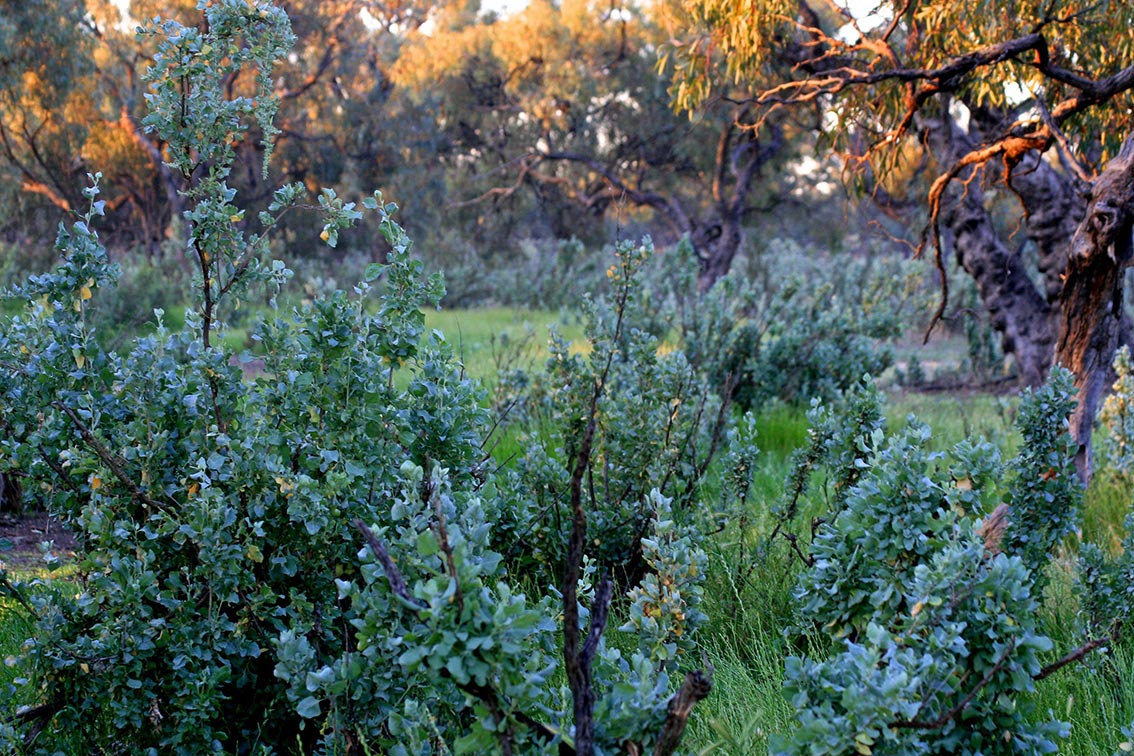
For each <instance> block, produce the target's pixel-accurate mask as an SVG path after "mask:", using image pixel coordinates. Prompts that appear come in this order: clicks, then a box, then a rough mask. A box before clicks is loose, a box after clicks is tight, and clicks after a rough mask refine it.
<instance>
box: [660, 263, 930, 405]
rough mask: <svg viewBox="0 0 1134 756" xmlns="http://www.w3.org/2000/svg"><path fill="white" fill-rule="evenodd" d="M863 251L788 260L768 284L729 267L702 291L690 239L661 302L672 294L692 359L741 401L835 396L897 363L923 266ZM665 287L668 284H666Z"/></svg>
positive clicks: (684, 344) (670, 299)
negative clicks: (869, 256)
mask: <svg viewBox="0 0 1134 756" xmlns="http://www.w3.org/2000/svg"><path fill="white" fill-rule="evenodd" d="M899 264H904V261H896V260H895V261H892V262H887V263H882V262H878V261H864V260H860V259H857V258H847V259H840V260H839V262H838V264H832V263H831V261H830V260H817V259H807V260H801V261H795V262H794V263H793V262H792V261H788V260H785V261H784V262H783V265H782V266H781V267H777V268H774V269H772V270H771V271H770V273H769V276H768V278H767V280H766V281H764V282H762V284H763V285H762V286H760V287H757V285H756V283H755V282H754V281H752V280H749V279H744V278H741V277H740V276H739V275H737V274H731V275H729V276H726V277H724V278H723V279H721V280H720V281H718V282H717V283H716V284H715V285H714V286H713V288H712V289H711V290H710V291H708V292H706V293H704V294H703V295H698V294H696V293H695V292H696V283H695V282H696V276H695V265H694V264H693V261H692V256H691V251H690V249H689V247H688V244H687V243H683V244H682V245H679V246H678V248H677V249H676V250H675V251H674V252H673V255H672V259H671V261H670V265H671V266H672V268H671V270H672V272H670V273H668V274H667V276H666V280H667V284H666V285H667V287H669V288H666V289H662V290H661V292H659V293H657V294H655V299H656V301H657V305H656V306H657V307H662V306H667V305H669V304H670V303H671V302H672V303H673V304H674V305H675V309H676V311H677V313H678V316H677V322H676V323H675V324H674V325H675V326H676V327H677V330H678V331H679V332H680V335H681V344H682V348H683V350H684V351H685V352H686V354H687V356H688V358H689V360H690V362H692V363H693V364H694V365H695V366H696V367H697V368H698V369H699V370H701V371H702V372H704V373H705V374H706V375H707V376H709V378H710V380H711V381H712V382H713V383H714V384H715V385H716V386H718V387H719V388H720V389H721V390H725V388H726V387H727V389H728V390H729V391H730V395H731V397H732V399H733V401H734V402H735V403H736V404H737V405H738V406H739V407H741V408H743V409H750V408H757V407H762V406H763V405H765V404H766V403H768V402H770V401H774V400H779V401H785V402H806V401H809V400H810V399H812V398H822V399H830V398H833V397H835V396H836V395H837V394H839V393H840V392H842V391H845V390H846V389H848V388H850V386H852V385H853V384H854V383H856V382H857V381H858V380H859V379H860V378H861V377H862V376H863V374H871V375H880V374H881V373H882V372H883V371H884V370H885V369H886V368H888V367H889V366H890V365H891V364H892V362H893V354H892V351H891V350H890V348H889V347H888V346H887V342H888V341H891V340H893V339H894V338H896V337H897V336H899V335H900V334H901V333H902V332H903V330H904V328H905V327H906V323H905V319H904V316H903V313H904V312H905V311H906V310H907V309H908V308H910V307H911V306H913V305H914V303H915V302H916V298H917V294H918V286H917V282H918V280H919V275H920V274H919V273H918V272H917V271H916V270H913V269H910V268H908V267H907V268H899V267H898V265H899ZM664 292H668V293H664Z"/></svg>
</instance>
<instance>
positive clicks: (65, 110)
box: [0, 0, 431, 252]
mask: <svg viewBox="0 0 1134 756" xmlns="http://www.w3.org/2000/svg"><path fill="white" fill-rule="evenodd" d="M217 2H219V0H217ZM197 6H198V3H197V2H196V0H132V1H131V2H129V3H125V4H120V3H116V2H112V0H47V1H46V2H43V3H35V4H31V3H4V4H0V170H4V171H5V172H6V173H8V174H9V175H11V176H12V177H13V179H14V180H13V181H12V184H13V185H14V186H18V187H19V191H18V192H14V193H13V195H14V196H12V198H11V199H10V200H8V202H9V203H10V205H11V207H10V211H9V212H8V213H7V215H8V216H9V218H10V219H11V220H10V221H9V223H10V225H12V226H16V227H20V226H21V224H25V223H26V217H27V214H26V213H24V212H21V211H20V208H21V207H26V206H27V205H29V204H34V205H36V206H46V207H48V208H50V209H52V210H53V211H54V212H53V213H52V216H53V217H52V219H51V221H52V222H50V223H47V224H44V225H45V226H46V232H50V230H51V228H52V227H53V225H54V221H55V220H57V219H58V217H59V216H60V215H65V214H68V213H71V212H72V211H73V210H74V209H75V208H77V207H82V206H83V204H84V201H83V198H82V195H81V194H80V193H79V188H81V186H82V183H83V181H82V178H83V176H84V175H85V173H86V172H88V171H99V172H101V173H102V174H103V176H104V180H103V198H104V200H105V201H106V206H105V210H106V213H107V218H106V219H105V224H106V226H105V227H106V236H105V238H107V240H108V241H109V242H110V243H111V244H112V245H113V246H115V247H119V248H137V247H142V248H145V249H147V250H148V251H150V252H156V251H158V250H159V249H161V248H162V247H163V244H164V243H165V242H166V240H168V239H174V240H176V242H177V244H175V246H177V245H178V244H180V243H183V242H184V239H183V238H182V237H183V236H184V233H185V226H184V223H183V213H184V211H185V208H186V206H185V202H184V199H183V193H184V192H185V191H187V190H189V189H190V188H191V186H192V184H193V183H194V182H195V181H196V180H197V176H196V174H195V175H194V176H188V177H186V176H181V175H179V174H178V172H177V171H173V170H171V169H170V167H169V165H168V162H169V161H170V159H171V154H170V145H169V144H168V143H167V142H166V141H165V140H164V139H163V138H162V137H161V136H160V135H157V134H155V133H152V132H150V131H147V130H146V128H145V127H144V126H143V124H142V117H143V115H144V113H145V105H146V101H145V84H144V82H143V81H142V72H143V71H144V70H145V69H146V68H147V67H148V66H149V65H150V64H151V63H152V61H153V56H154V53H155V49H154V43H153V40H152V39H149V38H147V37H145V36H139V35H137V34H136V29H137V28H138V26H139V24H141V23H145V22H147V21H148V20H150V19H152V18H154V17H157V16H161V17H163V18H172V19H177V20H178V21H180V22H183V23H185V24H187V25H190V26H192V25H194V24H196V23H201V22H200V21H199V20H196V19H198V15H197V14H198V11H197ZM284 10H285V12H286V13H287V14H288V16H289V17H290V18H291V20H292V22H293V25H294V28H295V30H296V35H297V40H298V41H297V44H296V47H295V49H294V50H293V51H292V52H291V53H290V55H289V56H288V57H287V59H286V60H284V61H282V62H281V65H280V68H279V71H278V74H277V78H276V82H275V84H276V86H277V90H278V91H277V92H276V94H277V96H279V97H280V99H281V101H282V106H281V111H280V118H279V126H280V133H279V134H277V135H276V138H275V139H274V140H273V142H272V146H273V148H274V149H277V150H278V156H279V159H278V160H277V161H276V162H275V164H274V168H275V170H276V171H277V173H278V174H279V175H278V176H277V178H279V179H282V180H285V181H300V182H303V183H305V184H307V185H308V187H309V188H313V187H315V186H327V185H335V186H339V187H341V188H345V189H357V185H358V184H362V183H365V184H367V185H371V184H377V183H381V184H382V185H384V186H388V187H391V188H397V187H396V186H395V185H397V184H398V183H399V182H398V181H395V180H393V178H392V176H393V174H395V173H397V172H398V171H399V170H400V168H401V167H402V166H403V165H404V163H405V160H403V159H401V158H400V156H401V155H402V150H401V149H400V148H401V147H402V146H403V145H404V144H406V143H407V142H409V141H410V140H411V139H418V140H419V141H420V140H421V139H426V140H427V139H428V135H429V133H430V130H431V129H430V121H429V120H428V119H426V118H425V117H424V116H423V115H422V114H421V113H420V112H419V111H415V110H413V109H408V110H407V109H405V108H401V107H400V105H398V103H392V102H391V91H392V82H391V79H390V77H389V76H388V75H387V69H388V68H389V67H390V66H391V65H392V63H393V61H394V60H395V59H396V56H397V50H398V46H399V35H402V34H404V33H405V31H406V30H408V29H411V28H413V27H414V26H415V25H419V24H420V23H422V22H423V21H424V20H425V19H426V18H427V12H426V11H427V9H426V8H425V7H424V6H423V5H422V4H420V3H415V2H413V1H412V0H408V1H407V2H393V3H390V2H379V1H378V0H324V1H322V2H316V1H315V0H292V2H289V3H287V4H286V7H285V8H284ZM244 78H246V77H242V76H241V75H239V74H230V77H229V81H227V82H225V86H226V89H227V90H228V91H229V92H230V93H232V94H241V93H247V92H251V91H252V84H251V82H249V81H246V80H244ZM185 86H188V83H185ZM252 136H253V137H255V136H256V135H255V134H253V135H252ZM233 139H234V144H233V148H234V149H235V151H236V156H237V160H236V163H235V165H234V170H233V173H232V175H231V176H230V181H231V183H232V184H233V186H235V187H237V188H239V189H240V190H241V195H240V196H241V198H242V202H245V203H247V204H248V206H249V207H248V209H250V210H258V209H262V208H263V206H266V205H267V204H268V203H269V202H271V195H272V189H271V188H272V187H273V186H274V185H275V182H274V180H273V181H268V180H266V179H267V177H266V176H264V175H263V172H262V166H263V165H264V148H263V147H262V145H261V143H260V142H259V141H257V140H256V139H255V138H252V139H243V138H241V137H240V136H239V135H236V134H234V135H233ZM414 154H415V155H416V154H417V153H416V152H415V153H414ZM204 169H205V167H204V166H201V170H204ZM401 175H402V176H403V177H405V176H409V177H411V178H412V177H416V176H417V174H416V173H415V172H403V173H402V174H401ZM344 183H345V184H353V186H344ZM407 191H409V190H407ZM394 193H395V194H398V195H399V198H401V195H403V194H404V193H403V192H394ZM36 198H38V199H36ZM256 217H257V214H256V212H248V213H246V218H247V219H248V220H247V221H245V223H246V224H247V225H254V224H255V218H256ZM293 225H294V221H293ZM18 230H21V231H23V232H24V235H25V236H30V235H32V234H34V233H36V231H44V229H29V228H26V227H24V228H19V229H18ZM292 230H293V231H295V230H298V229H294V228H293V229H292ZM308 230H310V229H308ZM318 233H319V230H318V228H317V227H316V228H315V229H314V231H313V232H312V233H310V234H309V235H310V236H311V238H312V239H314V237H315V236H316V235H317V234H318Z"/></svg>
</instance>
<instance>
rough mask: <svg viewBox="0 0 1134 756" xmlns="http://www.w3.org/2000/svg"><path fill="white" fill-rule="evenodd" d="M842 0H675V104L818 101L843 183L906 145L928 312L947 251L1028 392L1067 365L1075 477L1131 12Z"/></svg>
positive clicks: (1027, 3)
mask: <svg viewBox="0 0 1134 756" xmlns="http://www.w3.org/2000/svg"><path fill="white" fill-rule="evenodd" d="M850 5H851V4H849V3H847V2H836V0H759V2H749V3H741V2H736V1H735V0H682V2H681V3H680V4H678V5H675V6H672V7H671V10H672V12H673V14H674V18H675V19H677V20H679V21H680V23H681V24H682V26H681V32H680V33H681V34H682V35H683V36H680V37H679V39H678V41H676V42H675V43H674V44H672V45H671V46H670V48H669V52H670V53H671V54H672V56H673V58H674V60H676V62H677V67H676V74H675V76H674V79H673V83H672V87H673V89H672V91H673V94H674V96H675V101H676V103H677V105H678V106H679V107H681V108H687V109H695V108H698V107H702V106H704V104H706V103H710V102H712V101H714V99H716V98H720V97H722V96H723V97H729V98H730V99H735V98H736V95H735V93H734V92H732V91H727V92H726V91H723V89H724V88H725V87H726V86H728V84H727V83H731V82H741V83H742V84H743V85H744V87H745V92H744V95H743V97H742V98H741V100H742V101H743V102H744V103H745V105H746V106H748V107H750V108H752V110H753V111H754V112H755V113H757V123H760V122H766V121H768V120H770V119H774V118H776V117H777V114H779V113H782V112H783V111H784V110H790V109H795V108H799V107H811V108H816V107H817V108H820V109H821V110H822V112H823V115H824V118H823V125H824V128H823V132H824V136H825V137H826V138H827V139H829V140H830V142H831V144H832V146H833V148H834V149H836V150H840V151H842V153H843V154H844V155H845V157H846V158H847V160H848V164H849V165H850V166H851V167H853V168H858V169H860V172H859V175H860V176H870V177H879V176H882V177H885V176H893V175H895V173H896V171H895V169H896V168H897V167H899V166H900V165H901V163H902V161H903V160H907V159H908V157H909V146H910V145H911V144H913V145H915V146H916V147H917V148H918V149H920V150H921V151H922V159H923V161H924V162H923V164H922V168H923V173H928V175H931V176H933V177H934V178H933V180H932V182H931V184H930V186H929V187H928V191H927V192H926V194H925V197H926V206H927V208H928V222H927V223H926V226H925V231H924V233H923V235H922V240H921V245H920V247H919V249H931V250H932V251H933V254H934V255H935V256H936V260H937V264H938V268H939V270H940V271H941V273H942V282H943V295H942V300H941V305H940V309H939V311H938V318H940V317H941V315H942V314H943V313H944V312H945V304H946V301H947V290H946V289H945V288H944V282H945V276H944V272H945V262H944V251H945V250H946V249H947V248H949V247H951V249H952V251H953V253H954V255H955V257H956V260H957V263H958V264H959V265H960V266H961V267H962V268H963V269H964V270H965V271H966V272H967V273H968V274H969V275H970V276H972V278H973V279H974V281H975V282H976V285H977V287H978V290H979V292H980V296H981V298H982V301H983V304H984V306H985V307H986V308H987V310H988V312H989V314H990V316H991V321H992V324H993V325H994V327H995V328H996V329H997V330H998V331H999V332H1000V334H1001V339H1002V345H1003V348H1004V351H1005V352H1009V353H1012V354H1013V355H1014V356H1015V360H1016V365H1017V368H1018V371H1019V376H1020V379H1021V380H1022V382H1024V383H1027V384H1037V383H1039V382H1041V381H1042V380H1043V378H1044V376H1045V375H1046V373H1047V370H1048V368H1049V367H1050V366H1051V364H1052V362H1053V361H1055V362H1058V363H1060V364H1063V365H1065V366H1066V367H1068V368H1070V369H1071V370H1072V371H1073V372H1075V373H1076V376H1077V377H1076V382H1077V384H1076V385H1077V387H1078V389H1079V407H1078V409H1077V411H1076V415H1075V417H1074V418H1073V421H1072V422H1073V426H1074V434H1075V436H1076V438H1077V440H1078V441H1079V442H1080V443H1081V444H1082V451H1081V454H1080V465H1079V468H1080V472H1081V473H1082V474H1083V475H1084V476H1085V475H1087V474H1089V465H1090V450H1089V435H1090V426H1091V420H1092V418H1093V415H1094V411H1095V408H1096V406H1097V404H1098V400H1099V396H1100V394H1101V391H1102V389H1103V385H1104V382H1105V377H1106V375H1107V374H1108V370H1109V365H1110V362H1111V359H1112V357H1113V354H1114V350H1115V347H1116V344H1117V342H1118V339H1119V331H1120V325H1121V316H1122V278H1123V277H1122V271H1123V270H1124V269H1125V268H1126V266H1127V265H1128V264H1129V262H1130V259H1131V223H1132V221H1134V188H1132V187H1134V159H1132V158H1134V143H1132V142H1131V141H1130V136H1131V134H1130V120H1129V119H1130V107H1131V104H1132V100H1131V94H1130V91H1131V88H1132V87H1134V6H1132V5H1131V4H1130V3H1126V2H1106V1H1104V2H1083V1H1082V0H1016V1H1015V2H1008V3H1004V2H983V1H982V2H965V3H956V2H952V1H951V0H923V1H921V2H910V1H909V0H895V1H894V2H890V1H888V0H883V1H882V2H878V3H876V4H874V6H873V12H872V13H870V14H869V15H865V14H857V15H856V13H854V12H852V10H851V9H850V7H849V6H850ZM854 6H855V7H856V8H857V7H858V5H857V4H854ZM785 58H786V59H787V60H789V61H790V62H791V64H792V65H791V68H790V69H788V70H787V71H786V72H785V69H784V68H783V65H782V64H783V61H784V60H785ZM1124 140H1125V145H1124ZM995 191H1005V192H1011V194H1013V195H1015V197H1016V198H1017V199H1018V202H1019V205H1018V207H1019V227H1020V229H1021V230H1022V232H1023V235H1024V237H1025V238H1026V239H1027V240H1028V241H1029V242H1030V243H1029V244H1027V245H1021V244H1020V243H1019V242H1015V243H1013V241H1012V240H1011V239H1009V238H1007V237H1006V236H1005V235H1003V234H1002V233H999V232H998V230H997V228H996V225H995V224H994V223H993V220H992V218H991V217H990V214H989V210H988V199H989V197H988V196H987V195H988V194H989V193H990V192H995ZM1024 249H1034V254H1035V257H1036V258H1037V259H1038V265H1036V267H1035V269H1034V270H1032V269H1030V268H1029V266H1028V264H1027V259H1026V256H1025V255H1024V253H1023V252H1024ZM935 320H936V319H935Z"/></svg>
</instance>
